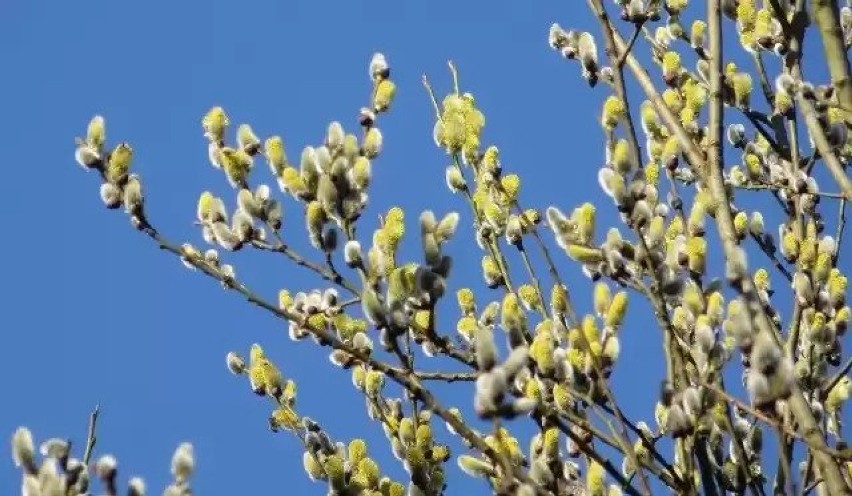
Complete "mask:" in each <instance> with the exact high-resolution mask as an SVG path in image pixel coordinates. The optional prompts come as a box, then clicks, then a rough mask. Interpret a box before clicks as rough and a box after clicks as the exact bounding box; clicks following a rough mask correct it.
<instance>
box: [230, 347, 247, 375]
mask: <svg viewBox="0 0 852 496" xmlns="http://www.w3.org/2000/svg"><path fill="white" fill-rule="evenodd" d="M225 362H226V364H227V365H228V370H230V371H231V373H232V374H234V375H240V374H242V373H243V372H245V370H246V362H245V360H243V358H242V357H241V356H240V355H238V354H237V353H235V352H233V351H231V352H228V355H227V356H226V357H225Z"/></svg>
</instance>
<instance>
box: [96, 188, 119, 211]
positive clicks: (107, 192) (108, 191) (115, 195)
mask: <svg viewBox="0 0 852 496" xmlns="http://www.w3.org/2000/svg"><path fill="white" fill-rule="evenodd" d="M100 193H101V201H103V202H104V206H106V207H107V208H109V209H114V208H118V207H119V206H120V205H121V202H122V195H121V189H119V187H118V186H116V185H115V184H112V183H103V184H101V190H100Z"/></svg>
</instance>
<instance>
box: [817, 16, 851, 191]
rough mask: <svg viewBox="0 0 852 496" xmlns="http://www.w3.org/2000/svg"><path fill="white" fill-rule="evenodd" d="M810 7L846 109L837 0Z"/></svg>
mask: <svg viewBox="0 0 852 496" xmlns="http://www.w3.org/2000/svg"><path fill="white" fill-rule="evenodd" d="M812 5H813V18H814V21H816V25H817V28H818V29H819V32H820V35H821V38H822V45H823V48H824V50H825V59H826V62H827V63H828V72H829V74H831V84H832V86H834V89H835V91H836V92H837V98H838V100H839V101H840V104H841V105H842V106H844V107H846V108H849V107H852V77H850V75H849V73H850V69H849V56H848V55H847V51H846V43H845V42H844V40H843V32H842V31H841V29H840V20H839V19H838V17H837V14H838V6H837V0H813V2H812ZM850 116H852V114H850V113H849V112H846V121H847V122H852V117H850ZM844 191H845V189H844Z"/></svg>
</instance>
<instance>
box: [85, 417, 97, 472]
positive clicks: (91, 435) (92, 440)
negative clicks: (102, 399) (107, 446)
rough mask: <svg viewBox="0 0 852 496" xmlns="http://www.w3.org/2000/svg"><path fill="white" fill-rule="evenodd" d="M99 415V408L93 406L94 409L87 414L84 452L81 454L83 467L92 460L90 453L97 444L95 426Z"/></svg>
mask: <svg viewBox="0 0 852 496" xmlns="http://www.w3.org/2000/svg"><path fill="white" fill-rule="evenodd" d="M100 413H101V406H100V405H95V409H94V410H92V413H90V414H89V430H88V433H87V434H86V450H85V451H84V452H83V466H84V467H87V466H88V465H89V461H90V460H91V459H92V452H93V450H94V449H95V445H96V444H97V442H98V436H97V426H98V415H100Z"/></svg>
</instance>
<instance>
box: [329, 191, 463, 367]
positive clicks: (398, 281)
mask: <svg viewBox="0 0 852 496" xmlns="http://www.w3.org/2000/svg"><path fill="white" fill-rule="evenodd" d="M458 220H459V216H458V214H456V213H454V212H451V213H449V214H447V215H445V216H444V217H443V218H442V219H441V220H440V221H439V220H438V219H437V218H436V217H435V214H434V213H433V212H431V211H425V212H423V213H422V214H421V216H420V234H421V240H422V247H423V256H424V263H423V264H417V263H413V262H412V263H407V264H404V265H401V266H397V264H396V249H397V246H398V244H399V241H400V239H401V238H402V235H403V233H404V231H405V226H404V217H403V213H402V210H400V209H398V208H395V209H391V211H390V212H388V215H387V217H386V218H385V221H384V224H383V225H382V226H381V227H380V228H379V229H377V230H376V231H375V233H374V236H373V247H372V248H371V249H370V250H369V252H368V256H367V257H366V258H365V257H364V256H363V253H362V251H361V247H360V244H358V242H357V241H349V242H348V243H347V244H346V247H345V250H344V253H345V259H346V263H347V264H348V265H349V266H350V267H352V268H355V269H358V271H359V272H360V273H361V274H362V278H363V279H364V285H365V287H364V291H363V292H362V294H361V306H362V309H363V312H364V315H365V316H366V317H367V320H368V321H369V322H370V323H371V324H372V325H374V326H376V327H377V328H378V329H380V341H381V344H382V346H383V347H384V348H385V349H388V350H390V349H392V347H393V346H395V341H396V339H397V338H398V337H399V336H401V335H403V334H405V333H406V332H410V333H411V335H412V336H413V337H414V338H415V339H416V340H417V341H419V342H421V343H422V345H423V349H424V352H426V353H427V354H429V355H434V354H435V353H436V352H437V349H436V346H437V345H436V343H435V342H434V340H431V339H430V338H431V337H432V336H427V335H426V333H427V332H428V331H429V328H430V324H429V320H430V319H431V311H432V310H431V309H432V308H434V306H435V304H436V303H437V301H438V299H439V298H441V297H442V296H443V295H444V292H445V290H446V278H447V277H448V276H449V273H450V269H451V267H452V258H451V257H450V256H449V255H445V254H443V253H442V246H443V244H444V243H446V242H447V241H448V240H449V239H450V238H451V237H452V236H453V235H454V234H455V231H456V228H457V226H458ZM382 280H384V282H385V291H384V295H382V294H380V292H379V291H380V285H379V283H380V282H381V281H382Z"/></svg>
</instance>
